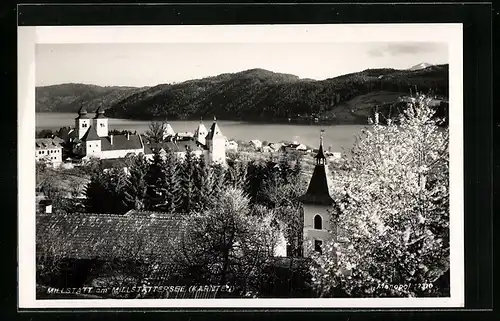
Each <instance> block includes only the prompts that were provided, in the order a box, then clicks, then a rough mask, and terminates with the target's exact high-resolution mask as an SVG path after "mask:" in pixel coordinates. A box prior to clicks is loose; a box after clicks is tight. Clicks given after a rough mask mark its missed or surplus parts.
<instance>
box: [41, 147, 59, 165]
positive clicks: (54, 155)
mask: <svg viewBox="0 0 500 321" xmlns="http://www.w3.org/2000/svg"><path fill="white" fill-rule="evenodd" d="M40 160H45V161H47V162H50V163H52V164H53V165H55V166H57V165H59V164H60V163H62V148H47V149H36V150H35V161H40Z"/></svg>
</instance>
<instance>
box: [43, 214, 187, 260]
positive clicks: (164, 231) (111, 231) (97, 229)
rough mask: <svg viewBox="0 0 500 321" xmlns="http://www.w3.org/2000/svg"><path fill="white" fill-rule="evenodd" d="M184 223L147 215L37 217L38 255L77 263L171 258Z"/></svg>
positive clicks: (58, 215) (176, 219)
mask: <svg viewBox="0 0 500 321" xmlns="http://www.w3.org/2000/svg"><path fill="white" fill-rule="evenodd" d="M182 222H183V221H182V220H181V219H179V218H177V217H175V218H173V217H149V216H146V215H117V214H89V213H71V214H56V215H54V214H51V215H44V214H42V215H38V216H37V217H36V243H37V249H36V252H37V255H48V256H50V255H61V256H63V257H66V258H74V259H95V258H98V259H110V258H121V259H147V258H151V257H154V258H158V257H159V258H162V257H164V258H168V257H169V256H171V255H172V253H171V250H172V249H175V247H176V246H175V245H176V244H177V240H178V237H179V236H180V233H181V232H182V230H183V229H182V224H183V223H182ZM44 244H50V246H49V247H45V246H43V245H44ZM47 248H49V249H55V251H54V252H55V253H51V251H50V250H47Z"/></svg>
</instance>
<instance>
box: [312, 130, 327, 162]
mask: <svg viewBox="0 0 500 321" xmlns="http://www.w3.org/2000/svg"><path fill="white" fill-rule="evenodd" d="M324 132H325V130H324V129H322V130H321V133H320V136H319V149H318V153H317V154H316V156H314V158H315V159H316V165H324V164H325V162H326V157H325V152H324V151H323V133H324Z"/></svg>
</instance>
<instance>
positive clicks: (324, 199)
mask: <svg viewBox="0 0 500 321" xmlns="http://www.w3.org/2000/svg"><path fill="white" fill-rule="evenodd" d="M300 201H301V202H302V203H307V204H322V205H331V204H333V199H332V197H331V196H330V192H329V190H328V182H327V177H326V167H325V165H316V167H314V172H313V174H312V177H311V181H310V182H309V187H308V188H307V192H306V193H305V194H304V195H303V196H301V197H300Z"/></svg>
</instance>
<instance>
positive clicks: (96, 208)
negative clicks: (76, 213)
mask: <svg viewBox="0 0 500 321" xmlns="http://www.w3.org/2000/svg"><path fill="white" fill-rule="evenodd" d="M125 187H126V176H125V173H124V172H123V171H122V170H121V169H114V168H113V169H111V170H110V171H109V172H107V173H104V172H98V171H95V172H93V173H92V175H91V178H90V182H89V183H88V184H87V186H86V188H85V195H86V197H87V199H86V204H85V207H86V209H87V212H91V213H112V214H115V213H118V214H120V213H124V212H126V211H127V209H128V206H127V204H126V201H125Z"/></svg>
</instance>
